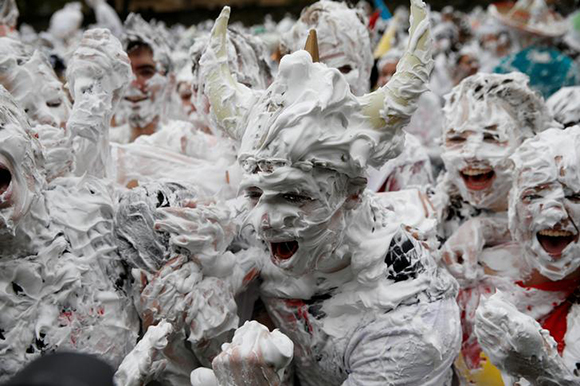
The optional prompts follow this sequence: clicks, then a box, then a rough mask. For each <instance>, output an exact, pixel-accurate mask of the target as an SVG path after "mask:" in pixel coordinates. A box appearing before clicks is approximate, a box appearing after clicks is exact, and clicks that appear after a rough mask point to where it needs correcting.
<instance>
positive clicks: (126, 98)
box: [125, 96, 147, 103]
mask: <svg viewBox="0 0 580 386" xmlns="http://www.w3.org/2000/svg"><path fill="white" fill-rule="evenodd" d="M146 99H147V97H146V96H139V97H125V100H127V101H129V102H131V103H139V102H143V101H144V100H146Z"/></svg>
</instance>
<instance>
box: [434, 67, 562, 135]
mask: <svg viewBox="0 0 580 386" xmlns="http://www.w3.org/2000/svg"><path fill="white" fill-rule="evenodd" d="M528 82H529V78H528V77H527V76H526V75H524V74H522V73H516V72H513V73H511V74H505V75H503V74H483V73H479V74H475V75H472V76H470V77H468V78H466V79H464V80H463V81H462V82H461V83H459V84H458V85H457V86H455V87H454V88H453V90H452V91H451V92H450V93H449V94H447V95H446V96H445V106H444V108H443V111H444V114H445V120H446V122H445V125H444V128H445V129H446V130H448V129H453V130H456V131H457V130H461V125H462V124H463V123H464V122H466V121H467V120H468V119H474V118H476V117H477V116H478V115H479V116H482V117H485V116H489V114H488V112H487V110H489V109H493V108H494V107H493V106H491V105H490V102H492V101H493V102H496V103H499V104H501V105H502V106H503V107H504V108H505V109H506V110H507V111H508V113H509V114H510V115H512V116H513V117H514V119H515V120H516V122H517V125H516V126H517V127H518V128H519V129H520V133H519V134H518V136H523V137H524V138H528V137H531V136H533V135H534V134H535V133H538V132H540V131H542V130H544V129H545V128H546V127H547V125H549V124H550V123H551V121H552V117H551V115H550V113H549V111H548V109H547V108H546V105H545V103H544V100H543V99H542V97H541V96H540V95H539V94H538V93H536V92H535V91H533V90H532V89H531V88H530V87H529V86H528ZM486 109H487V110H486Z"/></svg>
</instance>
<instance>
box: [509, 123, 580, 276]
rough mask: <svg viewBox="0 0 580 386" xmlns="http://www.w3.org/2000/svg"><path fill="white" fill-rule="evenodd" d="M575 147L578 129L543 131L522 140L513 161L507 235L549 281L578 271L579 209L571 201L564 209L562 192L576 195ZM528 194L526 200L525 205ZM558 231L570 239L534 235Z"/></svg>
mask: <svg viewBox="0 0 580 386" xmlns="http://www.w3.org/2000/svg"><path fill="white" fill-rule="evenodd" d="M578 149H580V127H577V126H574V127H570V128H567V129H566V130H560V129H549V130H546V131H544V132H542V133H540V134H538V135H537V136H536V137H535V138H533V139H530V140H528V141H526V142H525V143H524V144H523V145H522V146H520V148H519V149H518V150H517V151H516V153H515V154H514V155H513V156H512V157H511V158H512V160H513V161H514V163H515V165H516V169H515V174H514V176H515V177H516V178H515V182H514V187H513V189H512V191H511V192H510V199H509V226H510V232H511V233H512V235H514V238H515V239H516V240H517V241H519V242H521V243H522V244H523V245H524V248H525V253H524V259H525V260H526V262H527V263H528V264H529V265H530V266H531V267H533V268H535V269H537V270H538V271H539V272H540V273H541V274H542V275H544V276H546V277H548V278H549V279H551V280H561V279H563V278H565V277H566V276H568V275H569V274H571V273H573V272H575V271H576V270H577V269H578V268H580V261H579V259H577V258H576V257H577V256H578V255H579V254H580V245H579V244H578V243H577V242H576V241H575V240H576V237H577V234H578V230H577V229H575V224H578V222H579V219H580V211H579V210H578V208H577V204H575V203H568V204H566V206H564V205H565V204H564V202H566V201H568V200H570V198H566V193H564V191H563V186H566V187H567V188H568V189H569V190H570V191H572V192H580V181H579V178H578V176H579V175H580V167H579V165H578V163H579V161H578V160H580V155H579V152H578ZM536 189H539V191H538V192H539V193H537V194H536V193H534V192H535V191H536ZM529 195H531V198H530V199H528V200H529V201H526V202H524V201H523V200H525V197H527V196H529ZM524 218H529V219H531V221H530V220H524ZM556 229H558V230H562V231H567V232H570V233H569V234H573V235H574V236H572V237H561V238H558V240H551V239H548V238H547V237H545V238H544V237H538V234H539V233H544V234H545V236H550V235H555V234H556V233H553V232H556ZM552 241H553V242H552Z"/></svg>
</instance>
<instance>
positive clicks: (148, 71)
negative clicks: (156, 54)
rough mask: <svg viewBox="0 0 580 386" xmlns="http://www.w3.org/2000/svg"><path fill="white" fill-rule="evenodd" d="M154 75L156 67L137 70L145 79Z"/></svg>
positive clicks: (138, 74)
mask: <svg viewBox="0 0 580 386" xmlns="http://www.w3.org/2000/svg"><path fill="white" fill-rule="evenodd" d="M153 75H155V70H154V69H150V68H145V69H140V70H137V76H139V77H142V78H145V79H150V78H152V77H153Z"/></svg>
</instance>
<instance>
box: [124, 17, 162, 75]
mask: <svg viewBox="0 0 580 386" xmlns="http://www.w3.org/2000/svg"><path fill="white" fill-rule="evenodd" d="M124 26H125V34H124V35H123V39H122V43H123V47H124V48H125V51H127V49H129V48H130V47H131V46H132V45H134V44H136V43H141V44H145V45H147V46H149V47H150V48H151V51H153V59H154V60H155V62H156V63H157V66H158V70H159V71H160V72H161V73H164V74H165V73H167V72H170V71H172V70H173V64H172V61H171V50H170V48H169V43H168V42H167V41H166V40H165V38H164V36H165V34H164V32H163V31H161V30H160V27H159V26H158V25H157V24H156V23H155V21H154V20H152V21H150V22H146V21H145V20H143V18H142V17H141V16H140V15H138V14H136V13H130V14H129V16H127V19H126V20H125V24H124Z"/></svg>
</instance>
